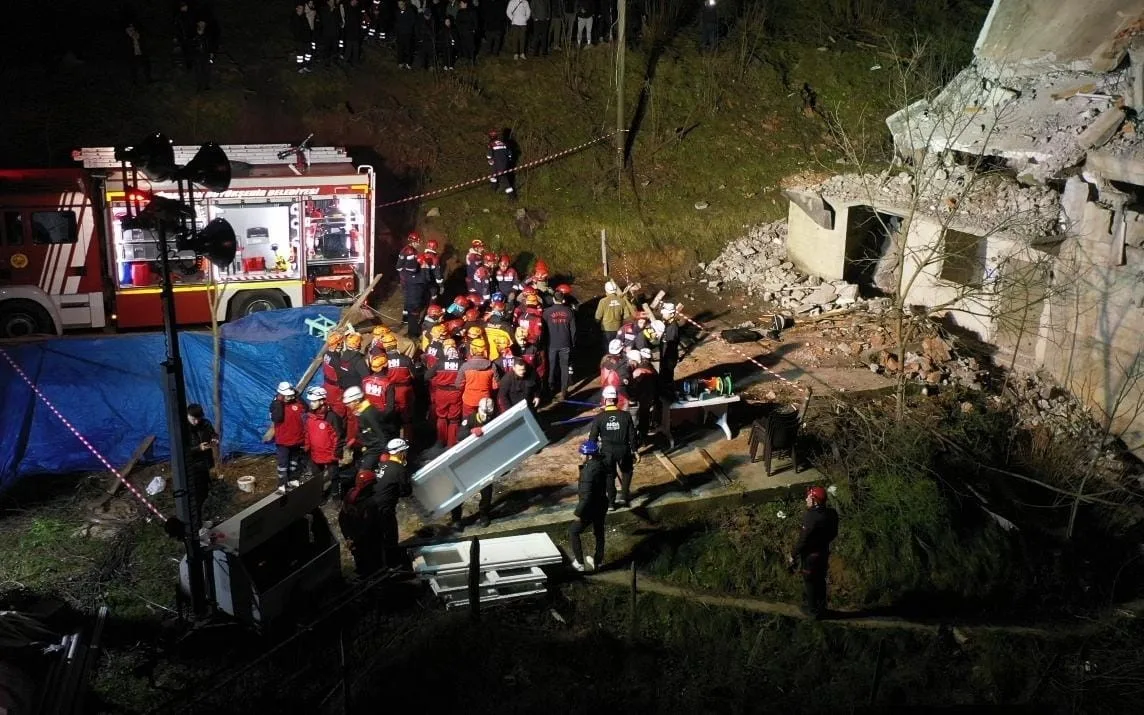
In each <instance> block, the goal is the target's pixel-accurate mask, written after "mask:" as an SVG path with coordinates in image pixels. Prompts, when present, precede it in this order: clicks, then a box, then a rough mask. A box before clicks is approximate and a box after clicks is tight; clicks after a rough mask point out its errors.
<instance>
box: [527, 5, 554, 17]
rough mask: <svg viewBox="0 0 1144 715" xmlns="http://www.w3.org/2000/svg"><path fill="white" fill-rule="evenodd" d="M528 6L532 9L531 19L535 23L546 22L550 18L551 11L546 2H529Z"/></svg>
mask: <svg viewBox="0 0 1144 715" xmlns="http://www.w3.org/2000/svg"><path fill="white" fill-rule="evenodd" d="M528 4H529V6H530V7H531V8H532V19H533V20H535V21H537V22H546V21H547V20H549V19H550V18H551V17H552V11H551V9H550V6H549V4H548V0H529V3H528Z"/></svg>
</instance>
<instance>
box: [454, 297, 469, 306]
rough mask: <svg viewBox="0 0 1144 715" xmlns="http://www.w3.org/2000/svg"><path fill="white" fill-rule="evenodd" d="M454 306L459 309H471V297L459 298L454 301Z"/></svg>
mask: <svg viewBox="0 0 1144 715" xmlns="http://www.w3.org/2000/svg"><path fill="white" fill-rule="evenodd" d="M453 305H455V306H457V307H459V308H468V307H469V296H467V295H459V296H457V297H456V298H454V299H453Z"/></svg>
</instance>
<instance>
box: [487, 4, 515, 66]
mask: <svg viewBox="0 0 1144 715" xmlns="http://www.w3.org/2000/svg"><path fill="white" fill-rule="evenodd" d="M480 8H481V19H482V20H484V26H485V28H484V29H485V54H487V55H488V56H489V57H497V56H499V55H500V52H501V48H502V47H504V24H505V20H506V16H507V14H508V0H481V5H480Z"/></svg>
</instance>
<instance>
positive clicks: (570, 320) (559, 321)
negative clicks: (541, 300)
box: [544, 303, 576, 350]
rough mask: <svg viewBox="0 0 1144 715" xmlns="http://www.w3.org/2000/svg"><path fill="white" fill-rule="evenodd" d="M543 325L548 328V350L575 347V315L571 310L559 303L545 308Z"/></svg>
mask: <svg viewBox="0 0 1144 715" xmlns="http://www.w3.org/2000/svg"><path fill="white" fill-rule="evenodd" d="M544 325H545V327H547V328H548V349H549V350H561V349H563V348H571V347H575V345H576V313H574V312H573V311H572V309H571V308H569V307H568V306H566V305H563V304H561V303H557V304H556V305H553V306H552V307H550V308H545V310H544Z"/></svg>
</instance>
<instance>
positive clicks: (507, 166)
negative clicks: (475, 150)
mask: <svg viewBox="0 0 1144 715" xmlns="http://www.w3.org/2000/svg"><path fill="white" fill-rule="evenodd" d="M488 136H489V145H488V151H486V152H485V157H486V158H487V159H488V162H489V166H490V167H491V168H492V174H491V175H490V176H489V182H490V183H491V184H492V186H493V191H496V192H498V193H499V192H501V191H503V192H504V193H505V194H508V197H509V198H510V199H513V200H515V199H516V189H515V187H514V186H513V183H514V181H513V172H512V165H513V161H514V157H513V153H512V147H510V146H509V144H508V142H506V141H505V140H504V138H503V137H502V136H501V131H500V130H499V129H490V130H489V133H488Z"/></svg>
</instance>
